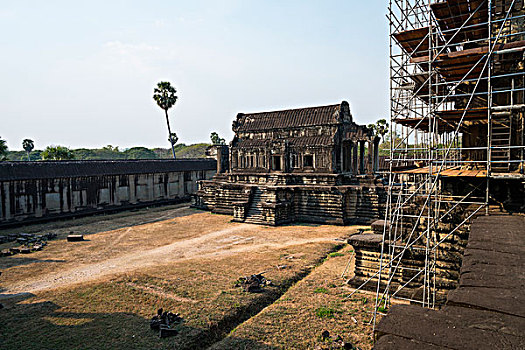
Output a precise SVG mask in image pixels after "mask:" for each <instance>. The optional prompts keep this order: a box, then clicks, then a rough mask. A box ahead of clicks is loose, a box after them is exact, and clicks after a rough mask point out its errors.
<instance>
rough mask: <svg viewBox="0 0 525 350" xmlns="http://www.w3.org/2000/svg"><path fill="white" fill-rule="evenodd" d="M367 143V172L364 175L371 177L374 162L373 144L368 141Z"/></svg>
mask: <svg viewBox="0 0 525 350" xmlns="http://www.w3.org/2000/svg"><path fill="white" fill-rule="evenodd" d="M367 142H368V156H367V158H368V166H367V169H366V170H367V171H366V173H367V174H368V175H371V174H373V173H374V161H373V157H372V156H373V155H374V153H375V151H374V143H373V142H372V141H371V140H368V141H367Z"/></svg>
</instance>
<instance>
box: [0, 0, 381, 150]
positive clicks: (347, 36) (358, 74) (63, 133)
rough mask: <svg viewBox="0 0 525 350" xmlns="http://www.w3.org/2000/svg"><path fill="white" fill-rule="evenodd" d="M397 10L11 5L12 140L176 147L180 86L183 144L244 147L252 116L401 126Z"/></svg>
mask: <svg viewBox="0 0 525 350" xmlns="http://www.w3.org/2000/svg"><path fill="white" fill-rule="evenodd" d="M386 6H387V5H386V2H384V1H379V0H369V1H357V0H341V1H335V0H327V1H320V0H311V1H306V0H303V1H300V0H296V1H287V0H271V1H261V0H257V1H256V0H253V1H252V0H242V1H241V0H238V1H235V0H223V1H219V0H217V1H204V0H202V1H201V0H187V1H175V0H164V1H155V0H150V1H123V0H122V1H117V0H114V1H113V0H105V1H98V0H90V1H71V0H68V1H53V0H49V1H36V0H35V1H25V0H16V1H15V0H10V1H9V0H2V1H1V2H0V33H1V34H0V52H1V54H0V79H1V83H0V136H1V137H2V138H3V139H5V140H7V142H8V146H9V148H10V149H21V143H22V140H23V139H24V138H31V139H33V140H34V141H35V146H36V148H37V149H43V148H45V147H46V146H47V145H50V144H55V145H64V146H68V147H73V148H78V147H102V146H104V145H107V144H112V145H118V146H120V147H121V148H126V147H131V146H146V147H158V146H160V147H166V148H167V147H169V143H168V141H167V134H168V132H167V130H166V123H165V120H164V116H163V113H162V110H161V109H160V108H159V107H157V106H156V104H155V102H154V101H153V99H152V94H153V88H154V86H155V84H156V83H157V82H158V81H161V80H163V81H165V80H167V81H170V82H171V83H172V84H173V85H174V86H175V87H176V88H177V90H178V95H179V100H178V102H177V104H176V105H175V107H173V108H172V109H171V110H170V120H171V123H172V129H173V130H174V131H176V133H177V134H178V136H179V142H183V143H187V144H189V143H196V142H209V135H210V133H211V132H212V131H217V132H219V134H220V135H221V136H222V137H225V138H226V139H227V140H230V139H231V138H232V136H233V134H232V131H231V123H232V120H233V119H234V118H235V116H236V114H237V113H239V112H259V111H268V110H278V109H286V108H294V107H302V106H315V105H322V104H332V103H339V102H340V101H342V100H347V101H348V102H349V103H350V107H351V111H352V113H353V115H354V119H355V120H356V121H357V122H358V123H362V124H368V123H370V122H373V121H375V120H377V119H378V118H380V117H383V118H385V117H387V115H388V33H387V21H386V18H385V13H386Z"/></svg>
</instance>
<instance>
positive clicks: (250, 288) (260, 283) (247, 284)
mask: <svg viewBox="0 0 525 350" xmlns="http://www.w3.org/2000/svg"><path fill="white" fill-rule="evenodd" d="M235 286H236V287H242V289H243V290H244V291H245V292H249V293H259V292H262V288H264V287H265V286H273V283H272V281H270V280H267V279H266V278H265V277H264V276H263V274H262V273H258V274H255V275H251V276H246V277H241V278H239V279H238V280H237V281H236V282H235Z"/></svg>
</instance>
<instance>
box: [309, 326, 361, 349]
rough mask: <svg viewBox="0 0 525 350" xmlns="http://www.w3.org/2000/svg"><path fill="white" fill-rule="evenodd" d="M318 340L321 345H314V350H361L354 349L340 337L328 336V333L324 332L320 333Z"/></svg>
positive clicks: (352, 345)
mask: <svg viewBox="0 0 525 350" xmlns="http://www.w3.org/2000/svg"><path fill="white" fill-rule="evenodd" d="M320 340H321V341H322V342H323V344H318V345H316V347H315V349H314V350H332V349H349V350H361V349H360V348H358V347H355V346H354V344H352V343H350V342H347V341H344V340H343V337H341V336H340V335H332V336H330V332H329V331H327V330H324V331H322V332H321V336H320Z"/></svg>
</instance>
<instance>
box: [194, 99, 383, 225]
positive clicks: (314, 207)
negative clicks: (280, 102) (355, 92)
mask: <svg viewBox="0 0 525 350" xmlns="http://www.w3.org/2000/svg"><path fill="white" fill-rule="evenodd" d="M233 131H234V132H235V136H234V138H233V141H232V142H231V143H230V145H229V146H214V147H216V148H217V150H216V153H217V160H218V161H217V175H216V176H215V177H214V178H213V179H211V180H203V181H200V182H199V190H198V192H197V196H196V200H195V206H196V207H198V208H202V209H208V210H211V211H213V212H215V213H222V214H229V215H233V217H234V221H238V222H249V223H260V224H268V225H278V224H284V223H291V222H314V223H330V224H350V223H365V222H370V221H372V220H374V219H376V218H378V217H379V215H380V207H381V204H382V203H384V199H385V191H384V189H383V185H382V183H381V181H380V180H378V179H376V178H375V177H374V175H373V174H374V171H375V169H376V167H377V163H378V144H379V138H378V137H376V136H375V135H374V133H373V131H372V130H371V129H369V128H367V127H366V126H362V125H358V124H356V123H355V122H354V120H353V117H352V114H351V112H350V107H349V105H348V102H346V101H343V102H341V103H339V104H334V105H328V106H319V107H308V108H299V109H289V110H282V111H273V112H261V113H249V114H244V113H239V114H238V115H237V118H236V119H235V120H234V122H233Z"/></svg>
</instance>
